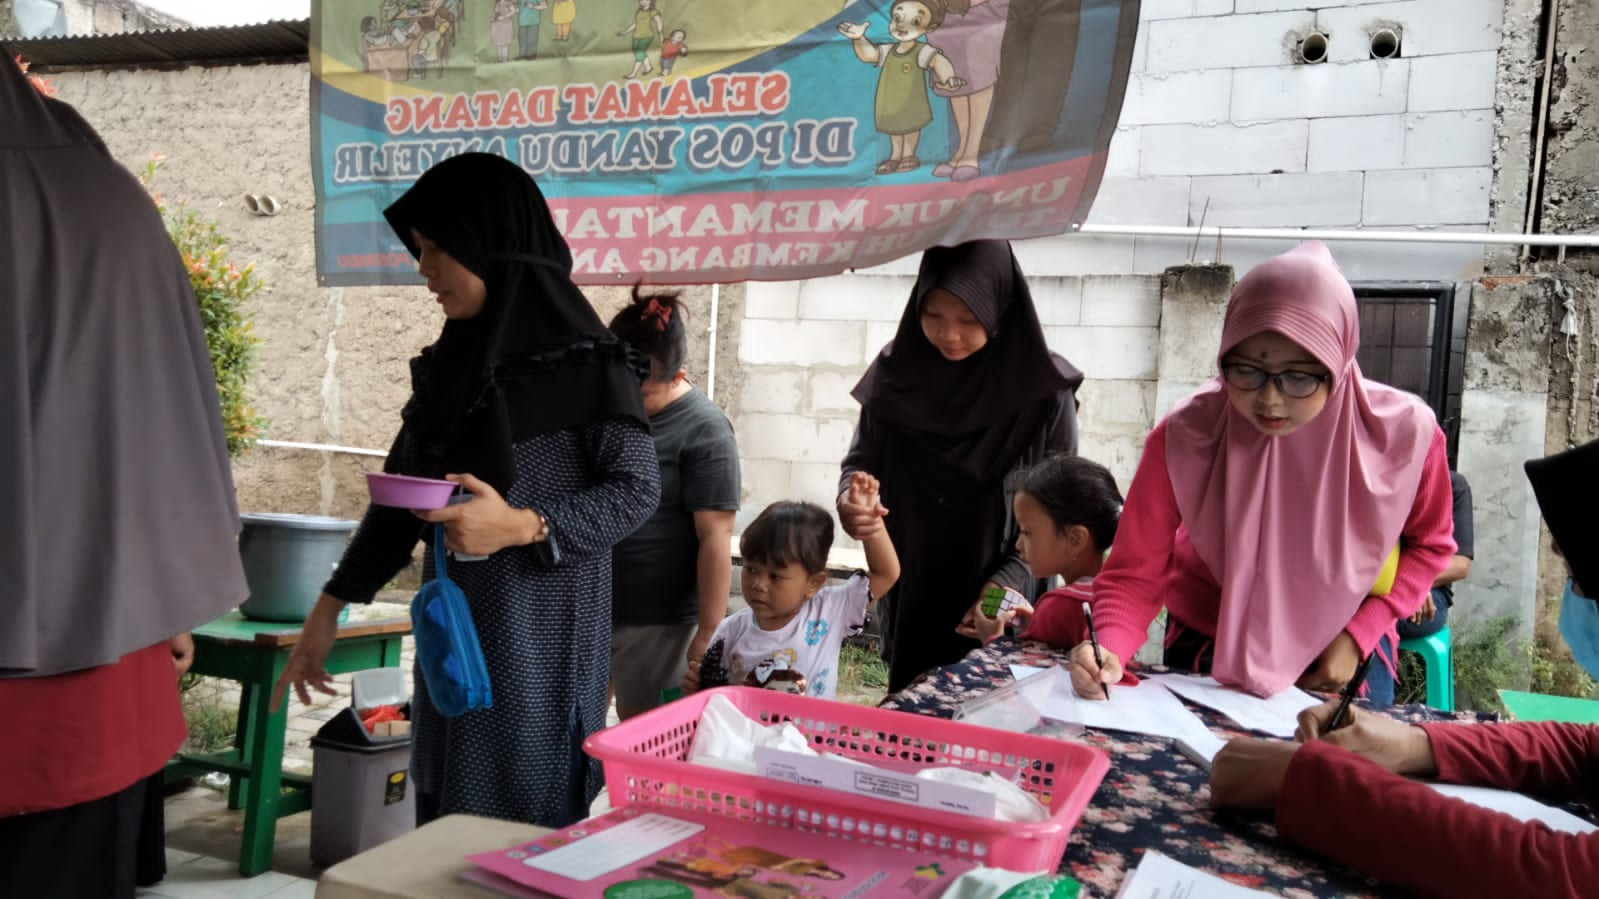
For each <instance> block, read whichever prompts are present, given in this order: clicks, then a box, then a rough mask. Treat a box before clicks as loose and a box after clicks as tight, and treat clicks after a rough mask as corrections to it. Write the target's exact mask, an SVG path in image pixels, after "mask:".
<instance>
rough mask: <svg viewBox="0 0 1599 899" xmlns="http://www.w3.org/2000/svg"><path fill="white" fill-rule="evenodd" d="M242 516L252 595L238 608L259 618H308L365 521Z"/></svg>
mask: <svg viewBox="0 0 1599 899" xmlns="http://www.w3.org/2000/svg"><path fill="white" fill-rule="evenodd" d="M241 520H242V521H243V523H244V529H243V531H241V532H240V534H239V558H240V559H241V561H243V563H244V577H245V580H246V581H247V582H249V585H250V597H249V598H248V599H246V600H245V601H244V603H243V604H241V605H240V606H239V611H240V612H243V613H244V616H245V617H246V618H254V619H256V620H259V621H292V622H299V621H304V620H305V616H306V615H308V614H310V612H311V607H312V606H313V605H315V603H316V598H317V596H318V595H319V594H320V593H321V592H322V585H323V584H325V583H327V580H328V576H329V575H331V574H332V573H333V568H334V566H336V565H338V563H339V559H340V558H341V557H342V556H343V555H344V547H345V544H346V543H347V542H348V541H349V535H350V532H351V531H353V530H355V528H356V525H358V524H359V523H360V522H356V521H350V520H348V519H344V518H327V517H323V516H320V515H282V514H275V513H256V514H250V515H243V516H241Z"/></svg>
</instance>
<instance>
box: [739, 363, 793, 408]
mask: <svg viewBox="0 0 1599 899" xmlns="http://www.w3.org/2000/svg"><path fill="white" fill-rule="evenodd" d="M738 400H739V402H738V407H739V411H740V412H795V411H798V410H799V408H800V404H801V403H803V402H804V401H805V369H803V368H779V367H775V366H764V365H751V366H749V367H747V368H745V369H744V384H743V386H741V387H740V388H739V392H738Z"/></svg>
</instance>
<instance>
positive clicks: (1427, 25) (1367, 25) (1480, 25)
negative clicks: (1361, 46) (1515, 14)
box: [1317, 0, 1504, 59]
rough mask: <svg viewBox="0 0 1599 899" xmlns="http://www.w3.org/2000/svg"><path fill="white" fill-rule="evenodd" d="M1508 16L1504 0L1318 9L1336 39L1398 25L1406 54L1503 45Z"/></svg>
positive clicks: (1408, 0)
mask: <svg viewBox="0 0 1599 899" xmlns="http://www.w3.org/2000/svg"><path fill="white" fill-rule="evenodd" d="M1503 19H1504V2H1503V0H1402V2H1398V3H1380V4H1371V5H1359V6H1333V7H1328V8H1326V9H1322V10H1319V11H1318V12H1317V22H1319V23H1320V24H1321V26H1322V27H1323V28H1324V29H1326V30H1327V31H1328V32H1330V33H1331V34H1332V36H1333V39H1334V40H1335V41H1336V40H1339V39H1341V38H1342V37H1343V36H1344V35H1354V36H1356V37H1357V39H1359V40H1362V41H1364V40H1367V37H1366V36H1367V35H1368V34H1369V33H1370V32H1371V31H1372V30H1373V29H1374V28H1375V27H1377V26H1388V25H1393V24H1398V25H1399V27H1400V31H1401V35H1400V53H1401V56H1402V57H1403V58H1405V59H1416V58H1418V57H1422V56H1436V55H1438V54H1442V53H1470V52H1473V51H1478V50H1498V49H1499V26H1500V24H1501V22H1502V21H1503Z"/></svg>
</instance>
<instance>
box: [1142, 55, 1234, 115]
mask: <svg viewBox="0 0 1599 899" xmlns="http://www.w3.org/2000/svg"><path fill="white" fill-rule="evenodd" d="M1232 80H1233V71H1232V70H1231V69H1202V70H1194V71H1187V72H1146V73H1143V74H1139V73H1134V74H1133V75H1132V77H1131V78H1129V79H1128V81H1127V95H1126V96H1125V97H1124V98H1123V99H1122V112H1121V117H1120V118H1119V119H1118V123H1119V124H1121V125H1123V126H1126V125H1158V124H1169V123H1172V122H1225V121H1227V106H1228V101H1229V98H1230V97H1231V95H1232Z"/></svg>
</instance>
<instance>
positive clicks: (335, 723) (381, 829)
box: [311, 705, 416, 867]
mask: <svg viewBox="0 0 1599 899" xmlns="http://www.w3.org/2000/svg"><path fill="white" fill-rule="evenodd" d="M403 711H404V712H405V713H406V717H407V718H409V717H410V714H411V709H410V706H409V705H406V706H404V707H403ZM410 769H411V735H410V734H409V733H407V734H403V735H401V736H398V737H374V736H372V735H371V734H369V733H367V730H366V728H365V727H363V726H362V725H361V719H360V717H359V716H358V715H357V714H356V712H355V709H354V708H353V707H350V706H346V707H345V708H344V710H343V711H341V712H339V714H337V715H335V716H333V717H332V718H331V719H329V720H328V722H327V723H326V724H324V725H322V727H321V729H319V730H318V731H317V732H316V736H314V737H312V738H311V861H312V862H313V863H314V864H317V865H322V866H324V867H325V866H327V865H333V864H337V863H338V862H341V861H343V860H345V859H347V858H349V857H350V856H352V855H355V854H357V853H359V852H364V851H366V850H367V849H370V848H372V847H373V846H376V845H378V844H379V843H385V842H388V841H389V840H392V839H394V838H395V837H397V836H400V835H401V834H404V833H406V832H408V831H410V830H412V829H414V828H415V827H416V795H415V792H414V791H413V790H412V789H411V770H410Z"/></svg>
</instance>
